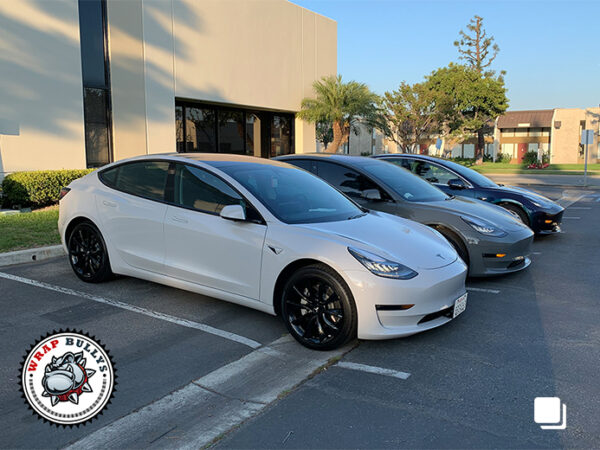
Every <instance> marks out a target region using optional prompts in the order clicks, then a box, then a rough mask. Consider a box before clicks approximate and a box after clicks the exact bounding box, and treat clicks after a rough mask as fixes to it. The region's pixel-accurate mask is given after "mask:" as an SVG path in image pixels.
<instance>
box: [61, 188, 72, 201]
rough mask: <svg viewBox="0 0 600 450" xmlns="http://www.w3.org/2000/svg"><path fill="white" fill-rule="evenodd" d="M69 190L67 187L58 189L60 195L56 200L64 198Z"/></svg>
mask: <svg viewBox="0 0 600 450" xmlns="http://www.w3.org/2000/svg"><path fill="white" fill-rule="evenodd" d="M70 190H71V188H68V187H64V188H61V189H60V195H59V196H58V200H59V201H60V200H62V199H63V198H65V195H67V194H68V193H69V191H70Z"/></svg>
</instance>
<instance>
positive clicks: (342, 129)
mask: <svg viewBox="0 0 600 450" xmlns="http://www.w3.org/2000/svg"><path fill="white" fill-rule="evenodd" d="M332 128H333V141H331V143H330V144H329V145H328V146H327V147H325V152H326V153H337V152H338V150H339V148H340V146H341V145H342V144H343V143H344V141H345V140H346V139H348V136H349V135H350V126H349V125H347V124H342V122H340V121H335V122H333V127H332Z"/></svg>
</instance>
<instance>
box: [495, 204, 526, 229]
mask: <svg viewBox="0 0 600 450" xmlns="http://www.w3.org/2000/svg"><path fill="white" fill-rule="evenodd" d="M500 206H502V207H503V208H504V209H506V210H507V211H508V212H509V213H511V214H512V215H513V216H515V217H516V218H518V219H520V220H521V222H523V223H524V224H525V225H527V226H530V223H529V217H528V216H527V213H526V212H525V211H524V210H523V208H521V207H519V206H517V205H513V204H512V203H501V204H500Z"/></svg>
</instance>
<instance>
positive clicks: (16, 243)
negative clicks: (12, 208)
mask: <svg viewBox="0 0 600 450" xmlns="http://www.w3.org/2000/svg"><path fill="white" fill-rule="evenodd" d="M57 223H58V205H57V206H51V207H49V208H45V209H44V210H41V211H34V212H30V213H21V214H2V215H0V252H10V251H12V250H21V249H25V248H33V247H43V246H45V245H56V244H60V235H59V234H58V225H57Z"/></svg>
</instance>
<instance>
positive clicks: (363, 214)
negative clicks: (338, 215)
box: [346, 212, 367, 220]
mask: <svg viewBox="0 0 600 450" xmlns="http://www.w3.org/2000/svg"><path fill="white" fill-rule="evenodd" d="M366 215H367V213H366V212H364V213H360V214H356V215H354V216H350V217H348V218H347V219H346V220H352V219H358V218H359V217H363V216H366Z"/></svg>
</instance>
